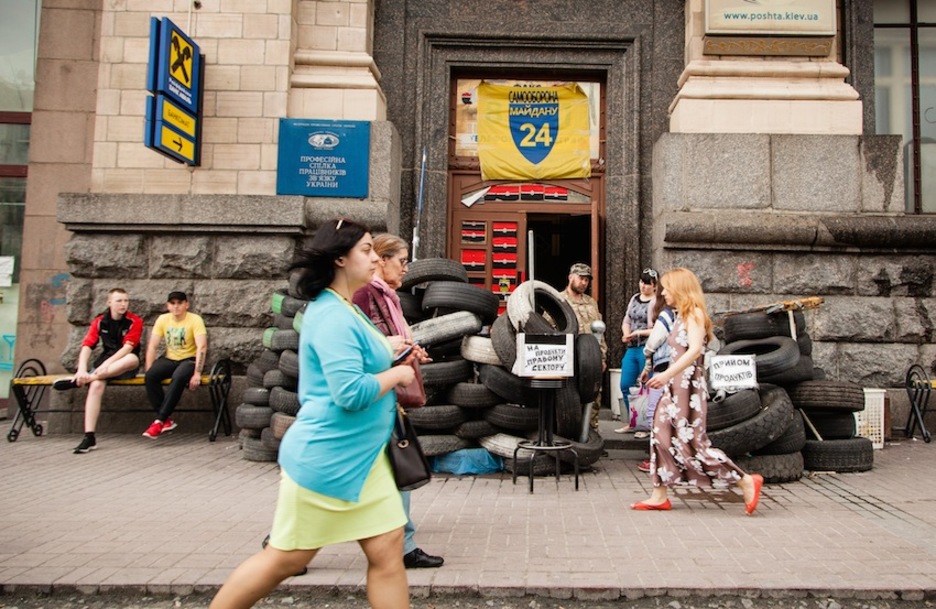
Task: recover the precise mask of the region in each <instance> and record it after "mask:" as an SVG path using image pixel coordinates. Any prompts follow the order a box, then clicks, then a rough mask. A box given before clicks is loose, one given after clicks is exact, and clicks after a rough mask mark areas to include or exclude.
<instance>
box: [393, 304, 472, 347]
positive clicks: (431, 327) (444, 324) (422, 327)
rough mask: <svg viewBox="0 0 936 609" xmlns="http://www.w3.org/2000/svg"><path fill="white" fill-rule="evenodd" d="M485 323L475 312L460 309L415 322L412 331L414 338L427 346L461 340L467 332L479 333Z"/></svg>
mask: <svg viewBox="0 0 936 609" xmlns="http://www.w3.org/2000/svg"><path fill="white" fill-rule="evenodd" d="M483 325H484V324H482V323H481V318H480V317H478V316H477V315H475V314H474V313H471V312H469V311H458V312H457V313H449V314H448V315H442V316H441V317H434V318H432V319H427V320H425V321H421V322H419V323H417V324H413V326H412V327H411V328H410V333H411V334H412V337H413V340H415V341H418V342H419V343H420V344H421V345H423V346H424V347H426V346H429V345H435V344H438V343H444V342H445V341H447V340H452V339H455V338H457V339H459V340H461V337H462V336H464V335H466V334H477V333H478V332H480V331H481V327H482V326H483Z"/></svg>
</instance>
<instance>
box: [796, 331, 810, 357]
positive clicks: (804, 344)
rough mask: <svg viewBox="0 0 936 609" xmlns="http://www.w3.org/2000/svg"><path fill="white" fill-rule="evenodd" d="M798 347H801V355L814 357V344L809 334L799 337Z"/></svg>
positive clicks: (797, 340)
mask: <svg viewBox="0 0 936 609" xmlns="http://www.w3.org/2000/svg"><path fill="white" fill-rule="evenodd" d="M796 346H797V347H799V352H800V355H812V348H813V342H812V337H810V336H809V334H803V335H802V336H797V337H796Z"/></svg>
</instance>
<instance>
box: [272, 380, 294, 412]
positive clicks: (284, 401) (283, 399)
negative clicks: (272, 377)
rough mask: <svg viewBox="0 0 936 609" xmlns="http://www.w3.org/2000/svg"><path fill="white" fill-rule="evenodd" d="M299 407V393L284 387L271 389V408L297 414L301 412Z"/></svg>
mask: <svg viewBox="0 0 936 609" xmlns="http://www.w3.org/2000/svg"><path fill="white" fill-rule="evenodd" d="M299 407H300V404H299V394H298V393H296V392H294V391H289V390H286V389H283V388H282V387H274V388H273V389H270V408H272V409H273V410H275V411H276V412H282V413H283V414H288V415H292V416H296V413H298V412H299Z"/></svg>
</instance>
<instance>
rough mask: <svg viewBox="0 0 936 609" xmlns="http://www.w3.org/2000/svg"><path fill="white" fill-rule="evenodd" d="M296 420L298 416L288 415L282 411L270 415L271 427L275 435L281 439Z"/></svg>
mask: <svg viewBox="0 0 936 609" xmlns="http://www.w3.org/2000/svg"><path fill="white" fill-rule="evenodd" d="M295 422H296V417H294V416H292V415H288V414H285V413H282V412H274V413H273V416H272V417H270V429H272V430H273V435H274V436H275V437H277V438H279V439H280V440H282V439H283V436H284V435H286V430H287V429H289V426H290V425H292V424H293V423H295Z"/></svg>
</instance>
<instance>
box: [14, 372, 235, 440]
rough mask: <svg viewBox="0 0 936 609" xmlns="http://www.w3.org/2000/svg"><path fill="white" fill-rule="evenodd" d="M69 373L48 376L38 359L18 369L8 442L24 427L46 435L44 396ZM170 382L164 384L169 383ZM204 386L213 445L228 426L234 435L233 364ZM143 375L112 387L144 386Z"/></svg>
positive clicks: (206, 377) (207, 379)
mask: <svg viewBox="0 0 936 609" xmlns="http://www.w3.org/2000/svg"><path fill="white" fill-rule="evenodd" d="M70 376H71V375H67V374H51V375H50V374H48V373H47V372H46V367H45V365H44V364H43V363H42V362H41V361H39V360H37V359H28V360H26V361H25V362H23V363H22V364H20V367H19V368H18V369H17V370H16V375H15V376H14V378H13V380H12V381H10V390H11V393H12V394H13V396H14V397H15V398H16V406H17V411H16V416H15V417H14V418H13V424H12V425H11V426H10V431H9V432H8V433H7V441H8V442H16V439H17V438H18V437H19V435H20V431H21V430H22V428H23V426H24V425H25V426H27V427H29V429H31V430H32V432H33V435H34V436H41V435H42V431H43V429H42V425H41V424H40V423H39V422H38V421H37V420H36V415H37V414H38V413H39V408H40V404H41V403H42V397H43V396H44V395H45V391H46V389H47V388H48V387H51V386H52V383H54V382H55V381H56V380H58V379H62V378H69V377H70ZM169 380H170V379H166V380H164V381H163V384H164V385H168V384H169ZM201 382H202V386H203V387H207V388H208V391H209V393H210V395H211V411H212V413H213V414H214V426H213V427H212V428H211V431H209V432H208V439H209V440H210V441H212V442H214V441H215V438H217V437H218V429H219V428H220V427H221V426H224V433H225V435H228V436H229V435H231V429H232V427H231V415H230V413H229V412H228V395H229V394H230V392H231V362H230V360H227V359H223V360H220V361H219V362H218V363H216V364H215V365H214V366H213V367H212V368H211V372H209V373H208V374H203V375H202V378H201ZM143 384H144V377H143V375H137V376H135V377H134V378H131V379H124V380H110V381H108V385H115V386H118V385H124V386H126V385H131V386H141V387H142V386H143ZM42 412H44V413H47V412H72V411H71V410H56V409H50V408H46V409H43V410H42ZM102 412H152V409H149V408H147V409H143V408H124V409H121V410H116V411H115V410H106V411H105V410H102ZM176 412H205V411H204V410H199V409H194V408H178V409H176Z"/></svg>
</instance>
